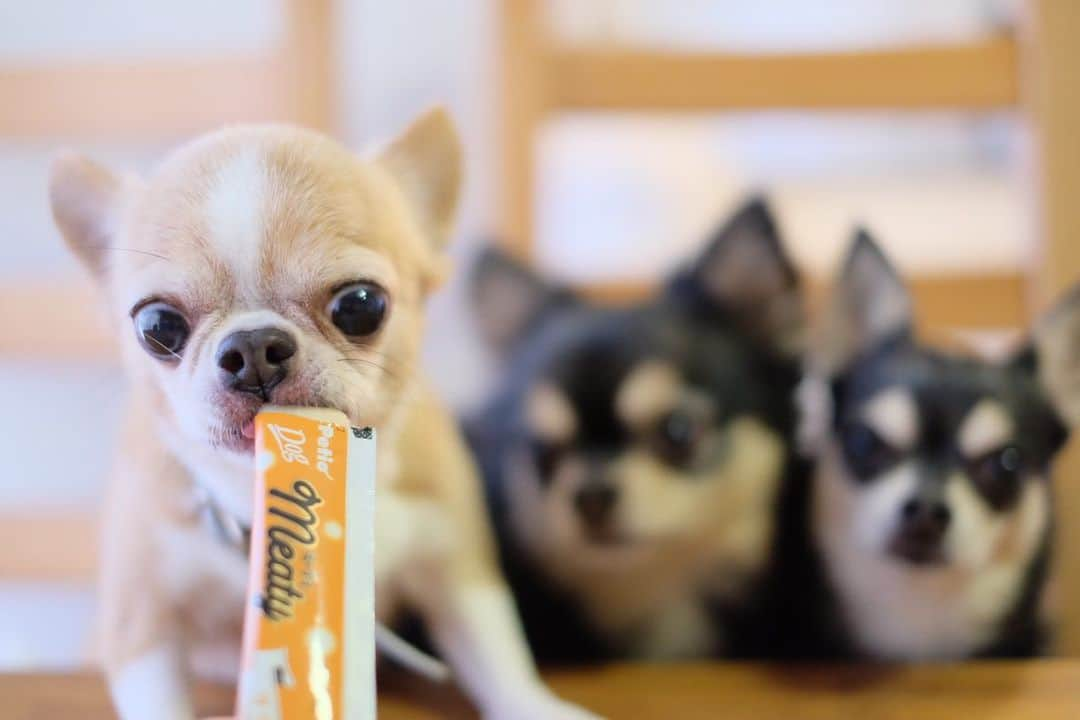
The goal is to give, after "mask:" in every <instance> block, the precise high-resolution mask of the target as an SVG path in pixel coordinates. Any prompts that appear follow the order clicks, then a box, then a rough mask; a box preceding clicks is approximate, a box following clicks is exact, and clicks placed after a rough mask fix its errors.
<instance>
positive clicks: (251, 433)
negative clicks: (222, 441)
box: [240, 419, 255, 440]
mask: <svg viewBox="0 0 1080 720" xmlns="http://www.w3.org/2000/svg"><path fill="white" fill-rule="evenodd" d="M240 433H241V434H242V435H243V436H244V437H246V438H247V439H248V440H254V439H255V420H254V419H251V420H248V421H247V422H246V423H244V424H243V425H241V426H240Z"/></svg>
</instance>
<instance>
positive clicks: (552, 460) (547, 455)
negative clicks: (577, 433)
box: [531, 440, 563, 484]
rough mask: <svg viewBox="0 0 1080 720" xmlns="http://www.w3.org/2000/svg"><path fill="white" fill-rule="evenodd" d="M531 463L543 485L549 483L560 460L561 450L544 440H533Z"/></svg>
mask: <svg viewBox="0 0 1080 720" xmlns="http://www.w3.org/2000/svg"><path fill="white" fill-rule="evenodd" d="M531 452H532V458H533V463H534V464H535V465H536V472H537V474H538V475H539V476H540V480H542V481H543V482H544V483H545V484H546V483H548V482H550V481H551V479H552V476H553V475H554V474H555V468H556V467H557V466H558V464H559V460H561V459H562V455H563V448H562V447H561V446H560V445H557V444H555V443H552V442H548V441H546V440H533V441H532V444H531Z"/></svg>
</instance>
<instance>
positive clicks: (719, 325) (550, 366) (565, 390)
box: [470, 200, 804, 661]
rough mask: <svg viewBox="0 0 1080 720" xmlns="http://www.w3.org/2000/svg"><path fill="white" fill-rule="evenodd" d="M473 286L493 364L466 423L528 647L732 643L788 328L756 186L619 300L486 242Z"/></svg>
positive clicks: (686, 651) (796, 340) (671, 648)
mask: <svg viewBox="0 0 1080 720" xmlns="http://www.w3.org/2000/svg"><path fill="white" fill-rule="evenodd" d="M472 283H473V284H472V290H473V299H474V301H475V303H474V304H475V311H476V314H477V317H478V318H479V321H480V325H481V328H482V330H483V331H484V333H485V335H486V336H487V338H488V339H489V340H490V342H491V343H492V344H493V345H494V346H495V347H496V348H497V349H499V350H500V351H501V352H502V354H503V357H504V359H505V364H506V371H505V378H504V381H503V383H502V386H501V389H500V390H499V391H498V392H497V394H496V396H495V398H494V400H493V401H492V402H491V404H490V406H489V407H488V408H487V409H486V410H485V411H484V412H483V413H481V415H480V417H478V418H476V420H475V421H474V422H473V423H472V424H471V432H470V434H471V438H472V442H473V445H474V449H475V450H476V452H477V455H478V457H479V458H480V462H481V465H482V467H483V470H484V473H485V476H486V481H487V486H488V489H489V492H490V499H491V505H492V508H493V515H494V520H495V525H496V527H497V530H498V532H499V536H500V540H501V547H502V553H503V561H504V565H505V568H506V571H507V574H508V577H509V578H510V581H511V583H512V585H513V586H514V588H515V591H516V592H515V594H516V597H517V600H518V603H519V605H520V609H521V611H522V614H523V618H524V620H525V623H526V627H527V633H528V636H529V638H530V641H531V643H532V645H533V648H534V651H535V652H536V653H537V654H538V655H539V656H540V657H541V658H544V659H547V660H553V661H583V660H590V659H600V658H610V657H620V658H646V659H666V658H680V657H694V656H705V655H711V654H715V653H717V652H727V653H740V652H743V651H745V649H746V648H748V647H749V646H750V645H751V644H752V642H753V640H752V637H753V633H752V632H750V628H752V627H754V623H752V622H748V621H747V620H748V619H749V618H751V617H752V616H753V615H754V614H755V612H756V610H757V608H756V607H755V599H756V597H757V593H758V592H759V591H760V590H761V589H762V588H763V587H764V585H765V583H766V581H767V578H768V575H769V573H770V571H771V569H772V567H773V566H772V559H773V551H774V540H775V525H776V517H777V509H778V503H779V502H780V496H781V493H782V488H783V486H784V484H785V475H786V473H787V472H788V470H789V467H790V465H791V455H792V453H791V449H792V447H793V436H794V431H795V428H796V415H795V406H794V390H795V388H796V386H797V383H798V381H799V377H800V369H801V368H800V348H801V344H802V338H803V332H804V313H803V302H802V297H801V289H800V282H799V278H798V275H797V273H796V271H795V269H794V267H793V266H792V263H791V262H790V260H789V259H788V257H787V255H786V253H785V251H784V248H783V247H782V244H781V241H780V237H779V234H778V232H777V228H776V224H775V222H774V220H773V218H772V217H771V214H770V212H769V210H768V208H767V207H766V205H765V203H764V202H763V201H761V200H753V201H751V202H749V203H748V204H746V205H745V206H744V207H743V208H741V209H740V210H739V211H738V212H737V213H736V215H735V216H734V217H733V218H732V219H731V220H730V221H729V222H728V223H727V224H726V225H725V226H724V227H723V228H721V229H720V230H719V231H718V232H717V233H716V235H715V237H713V238H712V239H711V241H710V242H709V244H708V246H707V247H706V248H705V250H704V252H703V253H702V254H701V255H700V257H699V258H698V259H697V260H696V261H694V262H693V263H692V264H690V265H689V266H688V267H685V268H683V269H681V270H680V271H679V272H677V273H676V274H675V275H674V276H673V277H671V278H670V279H669V281H668V283H667V285H666V288H665V289H663V290H662V291H660V292H658V293H657V294H656V295H655V296H654V297H652V298H651V299H649V300H647V301H645V302H643V303H641V304H639V305H636V306H633V307H629V308H621V309H613V308H605V307H599V306H596V305H593V304H591V303H589V302H586V301H585V300H583V299H581V298H579V297H576V296H575V295H574V294H572V293H571V292H569V291H567V290H566V289H563V288H560V287H557V286H555V285H552V284H550V283H548V282H546V281H544V280H543V279H541V278H540V277H538V276H536V275H534V274H533V273H532V272H530V271H529V270H527V269H525V268H524V267H522V266H520V265H517V264H516V263H514V262H513V261H511V260H510V259H508V258H506V257H504V256H502V255H499V254H498V253H496V252H494V251H488V252H487V253H486V254H485V255H484V256H483V257H482V258H481V259H480V261H479V262H478V264H477V266H476V268H475V270H474V274H473V281H472Z"/></svg>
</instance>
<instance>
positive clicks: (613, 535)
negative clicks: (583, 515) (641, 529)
mask: <svg viewBox="0 0 1080 720" xmlns="http://www.w3.org/2000/svg"><path fill="white" fill-rule="evenodd" d="M583 534H584V536H585V540H586V541H587V542H588V543H589V544H590V545H592V546H594V547H598V548H620V547H627V546H630V545H633V544H635V541H634V538H633V537H632V536H631V535H630V534H629V533H627V532H624V531H623V530H620V529H619V528H617V527H615V526H614V525H613V524H611V523H604V524H601V525H593V524H586V525H584V526H583Z"/></svg>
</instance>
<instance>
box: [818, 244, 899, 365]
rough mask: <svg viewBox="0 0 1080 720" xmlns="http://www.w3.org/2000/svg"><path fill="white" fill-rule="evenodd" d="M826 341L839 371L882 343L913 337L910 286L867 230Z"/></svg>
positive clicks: (854, 251) (837, 298) (845, 276)
mask: <svg viewBox="0 0 1080 720" xmlns="http://www.w3.org/2000/svg"><path fill="white" fill-rule="evenodd" d="M827 322H828V326H827V328H826V333H825V335H824V341H825V343H826V345H827V347H824V348H821V350H822V351H823V352H824V353H825V354H826V355H827V356H828V357H829V358H831V362H830V363H829V364H830V365H831V366H832V367H833V369H838V366H840V365H842V364H844V363H846V362H849V361H850V360H852V359H854V358H856V357H858V356H859V355H862V354H864V353H866V352H868V351H870V350H871V349H873V348H874V347H876V346H877V345H879V344H880V343H883V342H886V341H888V340H892V339H894V338H898V337H903V336H906V335H909V334H910V333H911V329H912V327H911V326H912V303H911V294H910V293H909V292H908V289H907V286H906V285H905V284H904V281H903V280H901V279H900V275H899V274H898V273H897V272H896V269H895V268H893V266H892V263H890V262H889V260H888V258H886V257H885V253H883V252H882V251H881V248H880V247H879V246H878V244H877V243H876V242H875V241H874V239H873V238H872V237H871V236H870V233H869V232H867V231H866V230H865V229H864V228H857V229H856V231H855V236H854V238H853V240H852V243H851V247H850V248H849V250H848V253H847V257H846V258H845V259H844V263H843V266H842V267H841V270H840V276H839V278H838V280H837V282H836V286H835V287H834V288H833V295H832V303H831V306H830V307H829V316H828V317H827Z"/></svg>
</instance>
